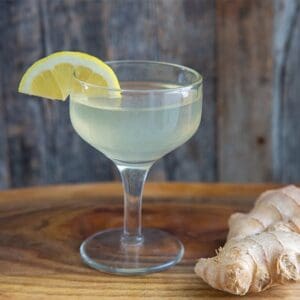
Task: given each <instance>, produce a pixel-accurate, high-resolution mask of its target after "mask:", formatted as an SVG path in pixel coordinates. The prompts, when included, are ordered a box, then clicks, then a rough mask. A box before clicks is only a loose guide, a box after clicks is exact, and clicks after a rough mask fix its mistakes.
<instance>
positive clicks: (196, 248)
mask: <svg viewBox="0 0 300 300" xmlns="http://www.w3.org/2000/svg"><path fill="white" fill-rule="evenodd" d="M273 187H275V185H270V184H268V185H267V184H260V185H237V184H236V185H233V184H184V183H176V184H171V183H160V184H159V183H149V184H147V185H146V188H145V197H144V210H143V223H144V226H147V227H149V226H151V227H156V228H161V229H165V230H167V231H169V232H171V233H173V234H175V235H177V236H178V237H179V238H180V239H181V240H182V242H183V244H184V246H185V250H186V252H185V256H184V259H183V261H182V262H180V263H179V264H178V265H177V266H175V267H173V268H171V269H169V270H168V271H164V272H161V273H156V274H151V275H147V276H136V277H121V276H113V275H107V274H103V273H100V272H97V271H94V270H92V269H90V268H88V267H86V266H85V265H83V263H82V262H81V260H80V257H79V252H78V248H79V245H80V243H81V241H82V240H84V239H85V238H86V237H88V236H89V235H90V234H92V233H94V232H96V231H98V230H101V229H104V228H110V227H119V226H121V224H122V199H121V198H122V196H121V195H122V190H121V186H120V185H119V184H116V183H112V184H111V183H108V184H85V185H62V186H52V187H45V188H43V187H39V188H27V189H17V190H10V191H3V192H0V274H1V276H0V299H237V297H234V296H231V295H228V294H225V293H223V292H219V291H216V290H214V289H212V288H210V287H209V286H208V285H206V284H205V283H203V282H202V281H201V280H200V279H199V278H197V277H196V276H195V274H194V273H193V266H194V264H195V261H196V259H197V258H199V257H206V256H212V255H213V254H214V249H216V248H218V247H219V246H221V245H222V244H223V243H224V241H225V238H226V233H227V219H228V217H229V215H230V214H232V213H233V212H235V211H247V210H249V209H250V207H251V206H252V205H253V202H254V199H255V198H256V197H257V195H258V194H260V193H261V192H262V191H264V190H266V189H270V188H273ZM299 296H300V285H299V284H291V285H288V286H278V287H275V288H273V289H271V290H269V291H266V292H263V293H260V294H257V295H248V296H245V297H243V299H265V300H268V299H288V300H292V299H293V300H294V299H295V300H296V299H299Z"/></svg>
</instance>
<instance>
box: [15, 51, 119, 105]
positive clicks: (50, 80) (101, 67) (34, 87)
mask: <svg viewBox="0 0 300 300" xmlns="http://www.w3.org/2000/svg"><path fill="white" fill-rule="evenodd" d="M74 72H76V76H78V77H79V79H81V80H83V81H84V82H86V83H90V84H94V85H97V86H103V87H105V88H109V89H120V84H119V81H118V78H117V76H116V75H115V73H114V71H113V70H112V69H111V68H110V67H109V66H108V65H107V64H105V63H104V62H103V61H102V60H100V59H98V58H96V57H94V56H92V55H89V54H86V53H82V52H73V51H61V52H56V53H53V54H50V55H48V56H47V57H44V58H42V59H40V60H38V61H36V62H35V63H34V64H33V65H31V66H30V67H29V68H28V69H27V71H26V72H25V74H24V75H23V77H22V79H21V81H20V84H19V88H18V91H19V92H20V93H24V94H27V95H33V96H39V97H44V98H48V99H54V100H66V98H67V97H68V96H69V94H70V91H71V86H72V80H73V74H74Z"/></svg>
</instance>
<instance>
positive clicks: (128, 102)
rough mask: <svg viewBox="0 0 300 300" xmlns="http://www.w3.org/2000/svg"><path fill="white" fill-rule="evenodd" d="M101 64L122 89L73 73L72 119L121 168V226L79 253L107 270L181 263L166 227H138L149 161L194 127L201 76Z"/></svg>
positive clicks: (137, 64) (152, 66)
mask: <svg viewBox="0 0 300 300" xmlns="http://www.w3.org/2000/svg"><path fill="white" fill-rule="evenodd" d="M107 64H108V65H109V66H110V67H111V68H112V69H113V70H114V72H115V73H116V75H117V77H118V79H119V82H120V86H121V88H120V89H109V88H106V87H103V86H100V85H94V84H91V83H87V82H85V80H84V78H81V76H80V73H79V72H77V73H75V74H74V82H73V88H72V92H71V97H70V117H71V121H72V125H73V127H74V129H75V130H76V132H77V133H78V134H79V135H80V136H81V137H82V138H83V139H84V140H85V141H86V142H87V143H89V144H90V145H92V146H93V147H95V148H96V149H97V150H98V151H101V152H102V153H104V154H105V155H106V156H107V157H108V158H110V159H111V160H112V161H113V162H114V163H115V165H116V166H117V168H118V170H119V171H120V174H121V177H122V183H123V188H124V227H123V228H121V229H120V228H117V229H107V230H104V231H101V232H97V233H95V234H94V235H92V236H91V237H89V238H88V239H86V240H85V241H84V242H83V243H82V245H81V247H80V254H81V257H82V259H83V261H84V262H85V263H86V264H88V265H89V266H91V267H93V268H95V269H98V270H101V271H104V272H108V273H115V274H123V275H126V274H127V275H134V274H145V273H150V272H155V271H160V270H164V269H167V268H169V267H171V266H172V265H174V264H176V263H177V262H179V261H180V259H181V258H182V256H183V253H184V248H183V245H182V243H181V242H180V241H179V240H178V239H177V238H176V237H174V236H173V235H171V234H169V233H167V232H164V231H161V230H158V229H154V228H144V229H142V217H141V214H142V213H141V212H142V192H143V187H144V183H145V180H146V176H147V173H148V171H149V169H150V167H151V166H152V165H153V164H154V162H155V161H156V160H158V159H160V158H161V157H162V156H164V155H165V154H167V153H168V152H170V151H172V150H174V149H175V148H177V147H179V146H180V145H182V144H183V143H185V142H186V141H187V140H188V139H189V138H190V137H191V136H192V135H193V134H194V133H195V132H196V130H197V128H198V126H199V124H200V119H201V111H202V77H201V76H200V74H198V73H197V72H196V71H194V70H192V69H190V68H186V67H183V66H180V65H175V64H169V63H161V62H154V61H111V62H107ZM89 81H90V80H89Z"/></svg>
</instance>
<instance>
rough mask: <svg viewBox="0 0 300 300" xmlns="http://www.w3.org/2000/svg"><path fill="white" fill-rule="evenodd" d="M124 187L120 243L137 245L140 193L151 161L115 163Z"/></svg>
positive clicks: (139, 234)
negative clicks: (143, 162)
mask: <svg viewBox="0 0 300 300" xmlns="http://www.w3.org/2000/svg"><path fill="white" fill-rule="evenodd" d="M116 165H117V168H118V170H119V172H120V174H121V178H122V184H123V189H124V227H123V235H122V243H123V244H124V245H125V246H126V244H130V245H138V244H141V243H142V242H143V235H142V194H143V189H144V184H145V180H146V177H147V174H148V172H149V169H150V167H151V166H152V163H146V164H139V165H138V166H136V165H123V164H120V163H116Z"/></svg>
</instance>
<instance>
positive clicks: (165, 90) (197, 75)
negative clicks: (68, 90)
mask: <svg viewBox="0 0 300 300" xmlns="http://www.w3.org/2000/svg"><path fill="white" fill-rule="evenodd" d="M104 63H106V64H107V65H108V66H109V67H111V64H114V63H124V64H125V63H144V64H157V65H165V66H170V67H174V68H177V69H181V70H185V71H188V72H190V73H192V74H193V75H195V80H193V82H191V83H189V84H185V85H182V86H179V87H174V88H173V87H171V88H161V89H159V88H158V89H156V88H155V89H143V90H141V89H126V88H125V89H122V88H120V89H116V88H108V87H105V86H101V85H97V84H93V83H88V82H86V81H84V80H82V79H79V78H78V76H77V75H76V71H74V72H73V79H75V80H76V81H78V82H79V83H80V84H82V85H84V86H88V87H91V88H99V89H103V90H106V91H110V92H118V93H122V92H125V93H168V92H177V91H178V92H179V91H181V90H186V89H191V88H193V87H194V86H196V85H202V83H203V77H202V75H201V74H200V73H199V72H197V71H196V70H194V69H192V68H189V67H186V66H183V65H179V64H174V63H169V62H162V61H155V60H110V61H104Z"/></svg>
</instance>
